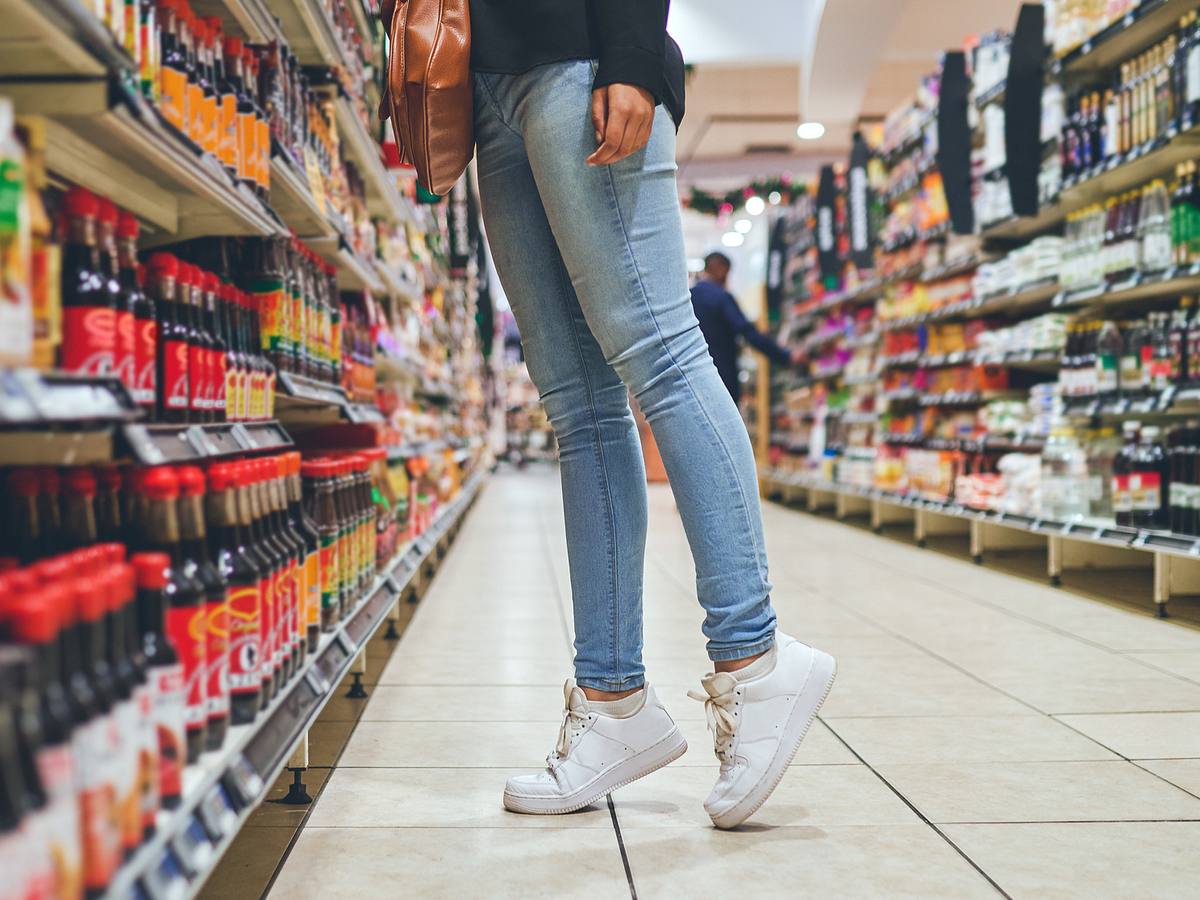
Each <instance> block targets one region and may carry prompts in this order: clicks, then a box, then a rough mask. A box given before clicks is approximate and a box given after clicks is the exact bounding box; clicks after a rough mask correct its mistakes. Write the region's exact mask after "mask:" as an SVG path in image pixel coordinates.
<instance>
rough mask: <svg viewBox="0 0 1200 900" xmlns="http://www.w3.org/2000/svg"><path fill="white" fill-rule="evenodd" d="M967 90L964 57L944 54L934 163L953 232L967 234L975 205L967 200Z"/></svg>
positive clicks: (973, 224) (969, 186)
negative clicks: (938, 172)
mask: <svg viewBox="0 0 1200 900" xmlns="http://www.w3.org/2000/svg"><path fill="white" fill-rule="evenodd" d="M970 90H971V82H970V80H969V79H968V78H967V58H966V56H965V55H964V54H963V53H962V52H961V51H958V50H955V51H951V52H949V53H947V54H946V57H945V59H944V60H943V62H942V83H941V86H940V88H939V91H938V110H937V135H938V148H937V164H938V170H939V171H940V172H941V173H942V187H943V189H944V190H945V192H946V206H947V207H948V208H949V210H950V223H951V225H953V226H954V233H955V234H971V233H972V232H974V230H975V204H974V202H973V201H972V199H971V126H970V124H969V123H968V121H967V103H968V95H969V94H970Z"/></svg>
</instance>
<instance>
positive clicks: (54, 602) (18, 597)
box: [0, 581, 65, 644]
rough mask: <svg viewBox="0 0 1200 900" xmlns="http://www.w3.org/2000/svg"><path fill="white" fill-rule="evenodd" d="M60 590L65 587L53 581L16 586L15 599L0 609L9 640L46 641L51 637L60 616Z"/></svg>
mask: <svg viewBox="0 0 1200 900" xmlns="http://www.w3.org/2000/svg"><path fill="white" fill-rule="evenodd" d="M2 583H3V582H2V581H0V584H2ZM5 587H7V585H5ZM64 590H65V586H63V585H57V584H56V585H52V586H41V585H38V586H35V587H34V588H32V589H24V590H21V589H17V592H16V594H15V599H14V600H13V601H12V602H11V603H9V604H8V605H7V606H6V607H5V608H4V612H3V617H4V619H5V620H6V625H7V628H8V633H9V635H10V636H11V637H12V639H13V640H15V641H16V642H17V643H19V644H48V643H50V642H51V641H52V640H54V638H55V637H57V636H58V629H59V620H60V619H61V617H62V616H61V608H62V599H61V596H60V595H61V593H62V592H63V591H64Z"/></svg>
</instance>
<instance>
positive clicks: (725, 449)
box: [605, 165, 766, 602]
mask: <svg viewBox="0 0 1200 900" xmlns="http://www.w3.org/2000/svg"><path fill="white" fill-rule="evenodd" d="M605 168H606V169H607V173H606V174H607V175H608V189H609V199H610V200H611V201H612V205H613V210H614V212H615V213H616V216H617V222H618V223H619V224H620V226H621V237H622V239H623V240H624V241H625V251H626V253H627V254H628V256H629V262H630V265H631V266H632V267H633V274H634V279H635V280H636V282H637V286H638V291H639V292H640V293H641V299H642V304H643V305H644V306H645V308H646V311H647V312H648V313H649V314H650V321H651V322H653V323H654V331H655V333H656V334H657V335H658V339H659V342H660V343H661V344H662V346H663V349H664V350H666V352H667V356H668V357H669V358H670V360H671V365H673V366H674V367H675V368H676V369H677V370H678V371H679V374H680V376H681V377H682V379H683V383H684V384H685V385H686V386H687V389H688V392H689V393H690V394H691V395H692V399H693V400H695V401H696V405H697V406H698V407H699V408H700V411H701V413H702V414H703V415H704V419H705V421H706V422H707V423H708V427H709V429H710V430H711V431H712V433H713V434H714V435H715V436H716V438H717V443H718V444H719V445H720V447H721V452H722V453H723V455H724V457H725V462H726V463H727V464H728V466H729V469H730V472H731V473H732V475H733V476H734V477H733V479H732V480H733V483H734V484H735V485H737V491H738V496H739V498H740V499H741V506H742V518H743V519H744V524H745V526H746V531H747V533H749V534H754V525H753V523H752V522H751V521H750V505H749V503H748V502H747V501H746V492H745V491H744V490H743V489H742V483H741V480H740V479H739V478H738V477H737V466H735V465H734V464H733V455H732V454H731V453H730V451H729V445H728V444H726V443H725V439H724V437H722V435H721V430H720V429H719V428H717V426H716V423H715V422H713V420H712V417H711V416H710V415H709V414H708V410H707V409H706V408H705V406H704V404H703V403H702V402H700V397H699V395H697V393H696V389H695V387H694V386H693V385H692V380H691V378H690V377H689V376H688V373H687V370H686V369H684V367H683V366H681V365H680V364H679V361H678V360H677V359H676V358H675V352H674V351H673V350H672V349H671V345H670V344H669V343H668V342H667V339H666V337H665V336H664V335H663V333H662V328H661V327H660V326H659V322H658V315H657V314H656V313H655V311H654V307H653V305H652V304H651V303H650V300H649V297H648V296H647V294H646V284H645V281H644V280H643V278H642V271H641V269H640V268H639V267H638V264H637V257H636V256H635V255H634V252H633V247H632V245H631V244H630V243H629V230H628V227H627V226H626V224H625V218H624V216H622V215H621V204H620V201H619V200H618V198H617V185H616V181H615V179H614V177H613V172H612V166H611V165H610V166H606V167H605ZM763 557H764V548H763V547H762V546H761V545H760V546H758V547H756V548H755V553H754V561H755V563H756V565H757V568H758V575H759V579H760V580H763V581H765V578H764V572H763V570H764V569H765V567H766V566H765V561H764V559H763ZM760 602H761V599H760Z"/></svg>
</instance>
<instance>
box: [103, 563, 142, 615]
mask: <svg viewBox="0 0 1200 900" xmlns="http://www.w3.org/2000/svg"><path fill="white" fill-rule="evenodd" d="M113 569H114V570H115V571H116V576H115V577H114V579H113V580H114V581H115V582H116V589H115V591H114V593H113V595H112V605H111V606H110V607H109V609H110V610H112V611H113V612H117V611H118V610H121V609H123V608H124V607H125V606H126V604H128V603H129V602H130V601H132V600H133V598H134V596H135V595H136V594H137V576H136V575H135V573H134V570H133V566H131V565H129V564H128V563H124V562H123V563H121V564H120V565H117V566H113Z"/></svg>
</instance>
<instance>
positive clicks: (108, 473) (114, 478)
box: [92, 466, 121, 491]
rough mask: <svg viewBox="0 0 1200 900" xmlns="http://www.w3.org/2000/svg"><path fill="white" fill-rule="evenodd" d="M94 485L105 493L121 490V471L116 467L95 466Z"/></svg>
mask: <svg viewBox="0 0 1200 900" xmlns="http://www.w3.org/2000/svg"><path fill="white" fill-rule="evenodd" d="M92 471H93V473H94V474H95V476H96V484H97V485H98V486H99V487H102V488H104V489H105V490H106V491H119V490H120V489H121V469H120V467H118V466H96V467H95V468H94V469H93V470H92Z"/></svg>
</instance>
